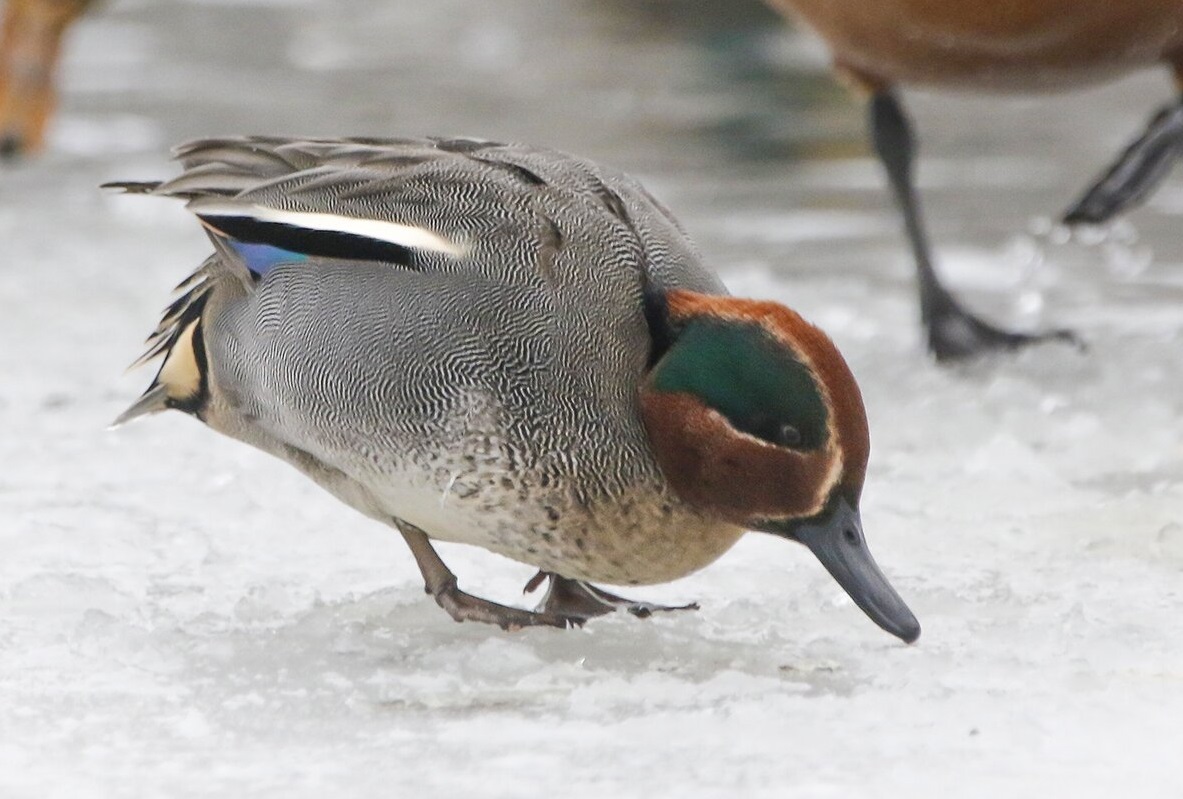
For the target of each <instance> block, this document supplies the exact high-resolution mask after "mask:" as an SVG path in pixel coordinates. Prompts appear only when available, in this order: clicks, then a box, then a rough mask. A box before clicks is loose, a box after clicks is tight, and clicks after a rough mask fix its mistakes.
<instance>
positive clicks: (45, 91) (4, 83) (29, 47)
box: [0, 0, 93, 159]
mask: <svg viewBox="0 0 1183 799" xmlns="http://www.w3.org/2000/svg"><path fill="white" fill-rule="evenodd" d="M92 3H93V0H8V3H7V5H6V6H5V9H4V23H3V30H0V158H3V159H12V158H15V157H17V156H20V155H23V154H27V153H30V152H35V151H37V150H39V149H41V147H42V146H43V145H44V142H45V128H46V124H47V122H48V120H49V117H50V115H51V114H52V113H53V107H54V105H55V103H56V91H55V89H54V74H55V73H56V71H57V62H58V57H59V55H60V50H61V43H62V37H63V36H64V34H65V32H66V30H67V29H68V28H69V27H70V25H71V24H72V23H73V22H74V21H75V20H76V19H78V17H80V16H81V15H82V14H83V13H84V12H85V11H86V9H87V8H88V7H89V6H90V5H91V4H92Z"/></svg>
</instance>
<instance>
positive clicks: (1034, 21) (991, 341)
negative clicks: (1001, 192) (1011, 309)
mask: <svg viewBox="0 0 1183 799" xmlns="http://www.w3.org/2000/svg"><path fill="white" fill-rule="evenodd" d="M767 2H768V3H769V4H770V5H771V6H772V7H774V8H775V9H776V10H778V11H780V12H781V13H782V14H784V15H786V16H788V17H791V18H793V19H796V20H799V21H801V22H803V23H804V24H805V26H806V27H808V28H811V29H812V30H813V31H815V32H816V33H817V34H818V35H820V37H821V38H822V39H823V40H824V41H825V42H826V44H827V45H828V46H829V49H830V51H831V54H832V59H833V65H834V68H835V71H836V72H837V74H838V75H839V76H840V77H841V78H843V79H844V80H845V82H847V83H848V84H850V85H853V86H854V87H855V88H856V89H857V90H858V91H860V92H861V93H862V94H864V95H865V96H867V97H869V103H868V126H869V131H870V138H871V142H872V145H873V149H874V151H875V153H876V155H877V156H878V158H879V160H880V161H881V162H882V164H883V166H884V168H885V170H886V173H887V178H888V182H889V183H890V186H891V190H892V193H893V195H894V198H895V201H896V204H897V205H898V206H899V208H900V211H901V212H902V216H903V222H904V229H905V232H906V236H907V239H908V242H909V245H910V247H911V250H912V255H913V258H914V260H915V263H916V270H917V276H918V284H919V299H920V315H921V319H922V322H923V324H924V327H925V330H926V333H927V343H928V347H929V349H930V350H931V352H932V353H933V355H934V356H935V357H936V358H937V359H938V360H939V361H956V360H961V359H965V358H968V357H972V356H975V355H979V354H982V353H987V352H991V351H998V350H1009V349H1016V348H1019V347H1023V346H1025V345H1028V344H1031V343H1035V342H1041V341H1046V340H1049V339H1058V340H1061V341H1069V342H1076V343H1079V342H1077V339H1076V337H1075V336H1074V335H1073V334H1072V333H1071V332H1070V331H1067V330H1052V331H1047V332H1043V333H1023V332H1015V331H1011V330H1005V329H1002V328H1000V327H998V326H995V325H993V324H991V323H989V322H987V321H984V320H982V319H980V318H978V317H977V316H975V315H973V314H972V313H970V312H969V311H967V310H966V309H965V307H964V306H963V305H962V304H961V303H960V302H958V301H957V299H956V298H955V297H954V296H953V295H952V294H951V293H950V291H949V290H948V289H947V288H946V287H945V286H944V285H943V284H942V283H941V281H940V278H939V277H938V275H937V272H936V270H935V268H934V265H933V257H932V253H931V250H930V247H929V243H928V235H927V233H926V231H925V228H924V223H923V219H922V213H921V206H920V200H919V197H918V196H917V193H916V189H915V184H914V182H913V162H914V160H915V155H916V151H917V143H916V136H915V134H914V131H913V126H912V123H911V121H910V120H909V119H908V116H907V113H906V111H905V109H904V107H903V104H902V103H901V101H900V97H899V93H898V91H897V88H896V87H898V86H900V85H917V86H927V87H933V88H938V89H948V90H959V91H972V92H1003V93H1007V92H1049V91H1060V90H1066V89H1073V88H1078V87H1083V86H1087V85H1089V84H1093V83H1098V82H1102V81H1108V80H1113V79H1116V78H1118V77H1121V76H1123V75H1126V74H1128V73H1130V72H1132V71H1134V70H1139V69H1144V68H1149V67H1154V66H1158V65H1164V66H1167V67H1168V68H1170V69H1171V70H1172V71H1173V72H1174V76H1175V80H1176V83H1177V84H1178V85H1183V0H1127V1H1126V2H1107V0H1027V1H1026V2H1007V3H980V2H971V0H880V2H862V0H767ZM1181 150H1183V97H1177V98H1175V99H1174V100H1172V101H1170V102H1169V103H1167V104H1166V105H1165V106H1163V107H1162V108H1161V109H1159V110H1158V111H1157V112H1156V113H1155V114H1154V115H1153V117H1152V118H1151V119H1150V122H1149V124H1148V125H1147V126H1146V129H1145V130H1144V131H1143V132H1142V133H1141V134H1140V135H1138V136H1137V137H1136V138H1135V139H1134V140H1133V141H1132V142H1131V143H1130V144H1129V145H1128V146H1127V147H1126V148H1125V149H1124V150H1123V151H1122V152H1121V153H1120V154H1119V155H1117V157H1116V158H1115V159H1114V161H1113V163H1112V164H1111V165H1109V166H1108V167H1107V168H1105V169H1104V170H1102V171H1101V173H1100V174H1099V175H1098V176H1097V177H1096V179H1095V180H1094V181H1093V182H1092V184H1090V185H1089V186H1088V187H1087V188H1086V189H1085V190H1084V191H1083V192H1082V193H1081V194H1080V196H1079V197H1078V199H1077V200H1076V201H1075V202H1073V203H1072V204H1071V205H1070V206H1069V207H1068V209H1067V210H1066V211H1065V212H1064V213H1063V215H1062V217H1061V218H1062V220H1063V222H1064V223H1065V224H1067V225H1069V226H1076V225H1081V224H1090V225H1100V224H1104V223H1106V222H1108V221H1110V220H1112V219H1114V218H1115V217H1117V216H1118V215H1119V214H1121V213H1123V212H1125V211H1127V210H1129V209H1131V208H1133V207H1135V206H1137V205H1138V204H1139V203H1141V202H1142V201H1143V200H1145V199H1146V198H1147V197H1148V196H1149V195H1150V194H1151V193H1152V192H1153V191H1154V189H1155V188H1156V187H1157V186H1158V184H1159V183H1160V182H1161V181H1162V179H1163V178H1164V177H1165V176H1166V174H1167V173H1168V172H1169V171H1170V168H1171V166H1172V164H1173V162H1174V160H1175V159H1176V157H1177V156H1178V154H1179V153H1180V151H1181Z"/></svg>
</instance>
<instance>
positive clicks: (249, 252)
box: [226, 239, 308, 277]
mask: <svg viewBox="0 0 1183 799" xmlns="http://www.w3.org/2000/svg"><path fill="white" fill-rule="evenodd" d="M226 243H227V244H229V245H230V247H231V248H232V249H233V250H234V251H235V252H236V253H238V254H239V256H241V257H242V260H243V262H244V263H245V264H246V268H247V269H249V270H250V271H251V274H253V275H255V276H256V277H262V276H263V275H265V274H267V273H268V272H270V271H271V270H272V269H274V268H275V267H277V266H279V265H280V264H290V263H298V262H300V261H306V260H308V256H307V255H305V254H304V253H300V252H292V251H291V250H285V249H283V248H282V247H273V246H272V245H270V244H248V243H247V242H244V241H237V240H235V239H227V240H226Z"/></svg>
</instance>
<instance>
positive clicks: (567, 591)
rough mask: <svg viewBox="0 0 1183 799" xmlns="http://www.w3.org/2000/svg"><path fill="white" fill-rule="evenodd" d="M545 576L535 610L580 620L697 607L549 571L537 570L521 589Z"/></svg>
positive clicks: (641, 615) (529, 588) (641, 616)
mask: <svg viewBox="0 0 1183 799" xmlns="http://www.w3.org/2000/svg"><path fill="white" fill-rule="evenodd" d="M543 580H549V581H550V585H549V586H548V587H547V589H546V596H544V597H543V598H542V601H541V602H540V603H538V611H539V612H541V613H544V614H555V615H558V616H562V617H564V618H577V619H581V620H582V621H587V620H588V619H593V618H595V617H596V616H603V615H605V614H608V613H614V612H615V611H618V610H625V611H628V612H629V613H631V614H633V615H634V616H636V617H637V618H639V619H647V618H649V617H650V616H652V615H653V614H654V613H665V612H667V611H672V610H698V603H697V602H691V603H690V604H688V605H658V604H654V603H652V602H635V601H633V600H631V599H625V598H624V597H621V596H617V595H616V594H612V593H609V592H608V591H605V590H604V589H602V588H596V587H595V586H594V585H591V584H589V583H585V582H583V581H582V580H572V579H569V578H567V577H560V576H559V575H557V574H555V573H553V572H543V571H540V572H538V574H535V575H534V576H533V577H531V578H530V581H529V582H528V583H526V588H525V593H529V592H531V591H533V590H534V589H536V588H537V587H538V586H539V585H541V584H542V581H543Z"/></svg>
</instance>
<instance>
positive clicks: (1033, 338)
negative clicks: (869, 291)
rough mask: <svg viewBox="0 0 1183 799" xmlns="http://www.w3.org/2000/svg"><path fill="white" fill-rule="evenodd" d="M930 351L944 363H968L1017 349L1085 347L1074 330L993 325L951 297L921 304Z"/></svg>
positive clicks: (946, 296)
mask: <svg viewBox="0 0 1183 799" xmlns="http://www.w3.org/2000/svg"><path fill="white" fill-rule="evenodd" d="M922 305H923V306H924V308H923V316H924V323H925V327H926V329H927V331H928V349H929V351H930V352H932V354H933V355H934V356H935V357H936V359H937V360H938V361H939V362H941V363H948V362H952V361H959V360H965V359H967V358H972V357H975V356H979V355H985V354H988V353H990V352H998V351H1007V350H1017V349H1019V348H1020V347H1026V346H1029V345H1031V344H1042V343H1046V342H1049V341H1061V342H1064V343H1066V344H1071V345H1072V346H1074V347H1076V348H1078V349H1083V347H1084V344H1083V343H1082V342H1081V340H1080V338H1079V337H1077V335H1076V334H1075V333H1073V332H1072V331H1071V330H1064V329H1059V330H1048V331H1044V332H1039V333H1020V332H1017V331H1013V330H1006V329H1004V328H1001V327H997V326H995V325H992V324H990V323H989V322H986V321H984V320H982V319H979V318H978V317H976V316H974V315H973V314H971V313H970V312H969V311H967V310H965V309H964V308H962V307H961V305H959V304H958V303H956V302H955V301H953V299H952V297H949V296H948V295H945V296H944V297H941V298H940V299H939V301H937V302H933V303H925V302H923V301H922Z"/></svg>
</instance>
